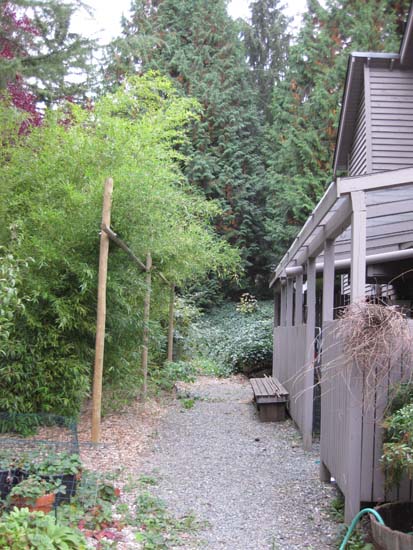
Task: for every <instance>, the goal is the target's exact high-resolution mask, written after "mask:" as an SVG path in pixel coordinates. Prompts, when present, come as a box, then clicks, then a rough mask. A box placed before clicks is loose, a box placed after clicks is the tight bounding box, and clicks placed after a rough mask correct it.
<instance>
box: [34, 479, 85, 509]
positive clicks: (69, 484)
mask: <svg viewBox="0 0 413 550" xmlns="http://www.w3.org/2000/svg"><path fill="white" fill-rule="evenodd" d="M41 478H42V479H45V480H46V481H59V483H60V484H61V485H63V486H64V487H65V489H66V491H65V492H64V493H57V494H56V506H59V504H61V503H62V502H70V500H71V498H72V497H74V496H75V494H76V489H77V475H76V474H56V475H52V476H41Z"/></svg>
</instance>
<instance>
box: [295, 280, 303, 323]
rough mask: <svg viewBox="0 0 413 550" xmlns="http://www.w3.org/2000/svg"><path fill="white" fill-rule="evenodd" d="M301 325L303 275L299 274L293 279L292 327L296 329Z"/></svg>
mask: <svg viewBox="0 0 413 550" xmlns="http://www.w3.org/2000/svg"><path fill="white" fill-rule="evenodd" d="M302 324H303V274H302V272H301V273H299V274H298V275H297V277H296V279H295V306H294V325H295V326H296V327H298V326H300V325H302Z"/></svg>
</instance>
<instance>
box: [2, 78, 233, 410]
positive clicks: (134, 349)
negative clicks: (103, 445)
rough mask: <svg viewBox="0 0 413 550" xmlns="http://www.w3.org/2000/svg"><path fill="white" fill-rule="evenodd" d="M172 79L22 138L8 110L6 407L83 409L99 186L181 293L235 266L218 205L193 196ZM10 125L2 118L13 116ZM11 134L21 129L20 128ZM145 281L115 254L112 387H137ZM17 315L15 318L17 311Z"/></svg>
mask: <svg viewBox="0 0 413 550" xmlns="http://www.w3.org/2000/svg"><path fill="white" fill-rule="evenodd" d="M197 110H198V106H197V104H196V103H195V102H194V101H192V100H188V99H186V98H179V97H178V96H177V94H176V92H175V91H174V89H173V87H172V85H171V83H170V82H169V81H167V80H166V79H164V78H161V77H159V76H156V75H153V74H149V75H147V76H146V77H142V78H138V77H135V78H134V79H131V80H128V81H126V82H125V83H124V85H123V86H122V87H121V88H119V89H118V90H117V91H116V93H114V94H109V95H106V96H104V97H102V98H101V99H100V100H99V101H97V103H96V105H95V108H94V109H86V108H81V107H79V106H77V105H74V104H71V103H68V104H66V105H65V106H63V107H62V108H61V109H59V110H56V109H53V110H52V109H51V110H48V111H47V112H46V115H45V119H44V122H43V124H42V125H41V126H40V127H37V128H33V129H32V131H31V132H30V133H29V134H27V135H19V127H20V124H21V119H20V118H18V119H17V120H16V121H14V117H15V111H14V110H11V109H9V108H7V106H4V105H2V112H1V115H2V116H1V117H0V120H2V121H3V127H4V128H5V129H6V132H5V134H4V135H5V136H6V138H5V139H4V146H3V148H2V152H1V157H0V160H1V162H0V194H1V196H2V201H1V202H2V203H4V211H3V213H2V214H3V216H2V220H3V226H4V227H5V228H6V229H7V233H4V234H3V237H2V244H3V245H4V247H5V248H4V254H2V256H3V258H2V261H5V268H4V272H5V274H6V275H7V277H5V279H6V282H4V284H3V281H2V284H1V285H0V297H1V296H3V295H4V294H6V295H7V294H8V293H9V291H8V289H12V291H11V292H10V293H9V294H10V299H11V302H10V304H9V307H8V308H5V311H4V312H2V313H1V315H0V316H3V315H4V317H5V318H6V320H7V319H9V318H10V315H11V314H13V315H14V324H13V327H10V325H7V327H8V329H7V334H1V337H0V344H1V354H0V389H1V391H0V410H13V411H17V412H37V411H40V410H42V411H50V412H59V413H61V414H67V413H74V412H77V411H78V408H79V406H80V403H81V400H82V398H83V397H84V396H85V393H86V392H87V391H88V387H89V377H90V365H91V363H92V357H93V350H94V331H95V316H96V292H97V288H96V286H97V267H98V249H99V235H98V228H99V224H100V216H101V202H102V191H103V187H102V182H103V180H104V179H105V178H106V177H107V176H109V175H111V176H112V177H113V178H114V182H115V187H114V201H113V214H112V226H113V227H114V228H115V230H116V231H117V232H118V233H120V234H121V235H122V237H123V238H124V239H125V240H126V241H127V242H128V244H129V245H130V246H131V248H132V249H133V250H134V252H135V253H136V254H137V255H138V256H140V257H141V258H144V256H145V254H146V252H147V251H148V250H149V251H151V252H152V255H153V259H154V265H155V266H156V268H157V269H161V270H162V272H163V273H164V274H165V276H166V277H168V279H169V280H171V281H174V282H175V283H176V284H177V285H179V286H181V287H183V286H184V285H185V284H187V283H188V282H189V281H191V280H193V279H194V278H197V279H200V278H202V276H205V275H206V274H207V273H209V272H211V271H212V272H215V273H217V274H219V275H221V276H230V275H232V274H234V273H235V272H236V269H237V265H238V261H237V256H238V254H237V252H236V251H235V250H234V249H230V247H229V246H228V245H226V244H225V243H224V242H221V241H219V240H218V239H217V237H216V235H215V234H214V233H213V231H212V229H211V226H210V221H211V219H212V217H213V216H215V215H216V214H217V212H218V210H217V205H216V204H215V203H213V202H207V201H206V200H205V199H204V198H202V197H201V196H200V195H198V194H197V193H196V192H195V191H194V190H193V189H190V188H188V186H187V185H186V183H185V179H184V178H183V176H182V173H181V170H180V166H181V165H183V164H185V162H186V159H185V158H184V156H183V155H182V154H180V153H177V147H178V146H179V145H182V144H183V143H184V142H185V141H186V134H185V131H186V130H185V129H186V127H187V126H188V124H189V123H190V121H191V120H192V119H193V118H194V117H196V116H197ZM7 120H8V122H7V124H6V122H5V121H7ZM13 130H14V131H13ZM144 293H145V278H144V276H143V275H142V274H141V273H140V272H139V270H138V269H137V268H136V265H135V264H133V263H132V262H131V261H130V260H129V258H128V256H127V255H126V254H125V253H124V252H123V251H122V250H120V249H117V248H114V249H112V250H111V253H110V259H109V280H108V297H107V301H108V323H107V346H106V354H105V357H106V363H105V377H106V378H105V380H106V382H105V383H106V384H108V383H112V384H113V383H115V382H116V383H118V384H121V385H122V384H123V387H125V386H126V387H128V388H130V387H131V386H133V384H134V382H136V380H139V374H140V371H139V364H140V342H141V338H140V335H141V332H142V309H143V305H142V304H143V296H144ZM168 295H169V289H168V288H167V287H166V285H163V284H162V282H161V281H160V280H159V278H158V277H156V276H154V288H153V300H152V317H151V323H152V325H151V327H152V330H151V333H152V335H153V341H152V349H153V350H154V351H157V352H158V354H159V353H161V350H162V345H163V342H164V338H163V330H162V322H163V320H164V319H165V318H167V308H168ZM11 310H12V311H11Z"/></svg>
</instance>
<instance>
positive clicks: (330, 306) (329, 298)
mask: <svg viewBox="0 0 413 550" xmlns="http://www.w3.org/2000/svg"><path fill="white" fill-rule="evenodd" d="M334 258H335V256H334V241H333V240H331V239H327V240H326V242H325V243H324V268H323V325H322V326H323V328H324V323H326V322H327V321H332V320H333V319H334V275H335V271H334Z"/></svg>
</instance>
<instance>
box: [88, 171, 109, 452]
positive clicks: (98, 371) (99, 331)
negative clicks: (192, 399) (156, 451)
mask: <svg viewBox="0 0 413 550" xmlns="http://www.w3.org/2000/svg"><path fill="white" fill-rule="evenodd" d="M112 191H113V180H112V178H108V179H107V180H106V181H105V191H104V195H103V209H102V225H106V226H107V227H109V226H110V209H111V206H112ZM108 255H109V237H108V235H107V234H106V233H105V232H104V231H101V233H100V252H99V277H98V305H97V320H96V346H95V367H94V372H93V395H92V442H93V443H99V441H100V417H101V409H102V377H103V355H104V348H105V324H106V281H107V273H108Z"/></svg>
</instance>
